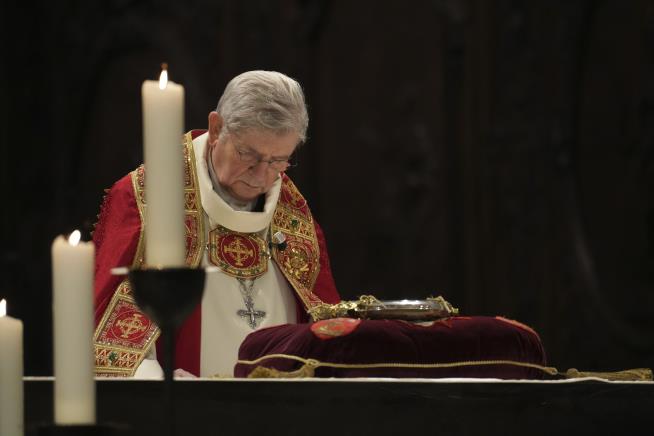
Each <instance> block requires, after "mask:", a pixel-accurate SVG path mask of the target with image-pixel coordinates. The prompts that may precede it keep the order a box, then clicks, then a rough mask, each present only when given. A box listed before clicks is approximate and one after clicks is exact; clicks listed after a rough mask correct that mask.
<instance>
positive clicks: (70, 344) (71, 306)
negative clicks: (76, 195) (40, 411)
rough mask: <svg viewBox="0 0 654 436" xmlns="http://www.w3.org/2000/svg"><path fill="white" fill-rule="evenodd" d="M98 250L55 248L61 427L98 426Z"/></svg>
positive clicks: (87, 245) (76, 241)
mask: <svg viewBox="0 0 654 436" xmlns="http://www.w3.org/2000/svg"><path fill="white" fill-rule="evenodd" d="M94 257H95V247H94V245H93V243H92V242H80V232H79V231H77V230H75V231H74V232H73V233H71V235H70V237H69V238H68V240H66V239H65V238H64V237H63V236H59V237H57V238H56V239H55V240H54V242H53V243H52V285H53V297H52V309H53V313H52V316H53V320H54V375H55V389H54V409H55V423H57V424H59V425H71V424H94V423H95V380H94V378H93V365H94V357H93V272H94Z"/></svg>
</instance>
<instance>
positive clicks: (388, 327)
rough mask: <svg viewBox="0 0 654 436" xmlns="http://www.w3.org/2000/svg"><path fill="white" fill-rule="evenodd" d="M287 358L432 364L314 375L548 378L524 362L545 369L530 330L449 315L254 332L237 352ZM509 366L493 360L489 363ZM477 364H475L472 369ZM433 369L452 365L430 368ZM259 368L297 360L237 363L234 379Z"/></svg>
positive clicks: (292, 365) (323, 370) (283, 366)
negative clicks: (421, 321) (426, 321)
mask: <svg viewBox="0 0 654 436" xmlns="http://www.w3.org/2000/svg"><path fill="white" fill-rule="evenodd" d="M272 354H284V355H288V356H297V357H300V358H304V359H315V360H318V361H319V362H323V363H325V362H327V363H338V364H350V365H351V364H380V363H383V364H389V363H400V364H401V363H404V364H407V363H408V364H416V363H418V364H429V365H432V367H429V368H416V367H413V368H412V367H407V366H405V367H402V366H397V367H392V366H389V367H383V368H347V367H346V368H333V367H327V366H320V367H318V368H317V369H316V371H315V376H316V377H420V378H426V377H429V378H441V377H492V378H504V379H542V378H544V377H545V376H546V373H545V372H544V371H542V370H540V369H538V368H533V367H527V366H520V364H521V363H528V364H536V365H542V366H544V365H545V364H546V359H545V351H544V349H543V346H542V344H541V341H540V338H539V337H538V335H537V334H536V332H534V331H533V330H532V329H530V328H529V327H527V326H525V325H523V324H520V323H518V322H516V321H511V320H508V319H505V318H501V317H495V318H493V317H454V318H448V319H444V320H440V321H437V322H434V323H433V324H432V325H430V326H423V325H418V324H413V323H409V322H405V321H391V320H364V321H359V320H349V319H344V318H341V319H336V320H327V321H320V322H318V323H314V324H285V325H280V326H275V327H270V328H266V329H262V330H258V331H255V332H253V333H251V334H250V335H248V336H247V337H246V338H245V340H244V341H243V343H242V344H241V347H240V349H239V360H240V361H253V360H255V359H258V358H261V357H264V356H267V355H272ZM496 360H501V361H508V362H503V363H499V362H497V363H491V362H489V361H496ZM475 362H476V364H475ZM434 364H453V366H451V367H434V366H436V365H434ZM257 366H263V367H266V368H274V369H277V370H280V371H286V372H290V371H295V370H297V369H299V368H300V367H301V366H302V362H299V361H297V360H293V359H291V358H286V357H276V358H270V359H264V360H262V361H260V362H259V363H256V364H246V363H238V364H237V365H236V367H235V370H234V374H235V376H236V377H247V376H248V374H249V373H250V372H251V371H252V370H254V369H255V368H256V367H257Z"/></svg>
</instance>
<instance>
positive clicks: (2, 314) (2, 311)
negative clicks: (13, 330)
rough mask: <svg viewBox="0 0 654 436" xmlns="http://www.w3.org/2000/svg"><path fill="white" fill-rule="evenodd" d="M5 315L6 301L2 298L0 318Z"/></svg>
mask: <svg viewBox="0 0 654 436" xmlns="http://www.w3.org/2000/svg"><path fill="white" fill-rule="evenodd" d="M5 315H7V300H5V299H4V298H3V299H2V301H0V318H2V317H3V316H5Z"/></svg>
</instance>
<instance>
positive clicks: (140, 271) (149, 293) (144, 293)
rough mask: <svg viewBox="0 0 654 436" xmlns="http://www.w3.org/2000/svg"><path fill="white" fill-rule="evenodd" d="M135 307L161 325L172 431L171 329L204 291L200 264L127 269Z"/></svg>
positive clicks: (197, 302)
mask: <svg viewBox="0 0 654 436" xmlns="http://www.w3.org/2000/svg"><path fill="white" fill-rule="evenodd" d="M128 277H129V281H130V282H131V284H132V291H133V293H134V299H135V300H136V304H138V306H139V308H140V309H141V310H142V311H143V313H145V314H146V315H147V316H148V317H149V318H150V319H151V320H152V321H154V322H155V323H156V324H157V325H158V326H159V328H160V329H161V336H162V339H163V341H164V344H163V345H164V365H163V367H164V368H163V369H164V380H165V391H166V392H165V397H166V408H165V409H164V411H165V412H167V415H168V417H169V419H170V423H171V425H169V426H168V427H169V431H170V434H171V435H174V434H175V425H174V422H175V420H174V416H175V415H174V401H173V372H174V370H175V368H174V365H175V333H176V331H177V329H178V328H179V327H180V326H181V325H182V323H183V322H184V321H185V320H186V318H187V317H188V316H189V315H190V314H191V312H193V310H194V309H195V308H196V307H197V305H198V304H200V301H201V300H202V294H203V292H204V281H205V270H204V269H203V268H188V267H179V268H148V267H143V268H134V269H131V270H130V271H129V273H128Z"/></svg>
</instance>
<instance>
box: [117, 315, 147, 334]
mask: <svg viewBox="0 0 654 436" xmlns="http://www.w3.org/2000/svg"><path fill="white" fill-rule="evenodd" d="M142 317H143V315H141V314H140V313H135V314H133V315H132V316H130V317H129V318H125V319H121V320H120V321H118V322H117V323H116V325H117V326H118V328H119V329H120V332H121V333H122V334H121V335H120V337H121V338H123V339H127V338H129V337H130V336H131V335H132V334H134V333H137V332H142V331H144V330H145V325H143V321H142V320H141V318H142Z"/></svg>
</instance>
